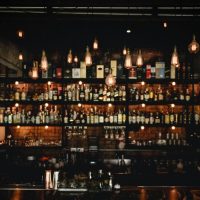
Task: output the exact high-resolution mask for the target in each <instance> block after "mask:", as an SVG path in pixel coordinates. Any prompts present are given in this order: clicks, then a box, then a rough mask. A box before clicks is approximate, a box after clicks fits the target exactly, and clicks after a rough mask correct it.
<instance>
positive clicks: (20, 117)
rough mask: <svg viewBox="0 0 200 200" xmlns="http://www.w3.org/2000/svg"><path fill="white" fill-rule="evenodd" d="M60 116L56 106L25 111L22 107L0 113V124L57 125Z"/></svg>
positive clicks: (59, 121) (7, 109)
mask: <svg viewBox="0 0 200 200" xmlns="http://www.w3.org/2000/svg"><path fill="white" fill-rule="evenodd" d="M61 122H62V115H61V112H60V110H59V109H58V106H57V105H54V106H49V107H46V106H42V105H40V106H39V109H34V108H31V109H28V110H25V109H24V108H23V107H11V108H10V107H7V108H6V109H5V110H4V111H3V110H1V112H0V123H8V124H12V123H14V124H15V123H16V124H19V123H22V124H59V123H61Z"/></svg>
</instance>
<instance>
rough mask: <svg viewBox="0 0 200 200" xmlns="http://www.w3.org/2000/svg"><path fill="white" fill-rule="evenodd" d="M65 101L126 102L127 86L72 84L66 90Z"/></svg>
mask: <svg viewBox="0 0 200 200" xmlns="http://www.w3.org/2000/svg"><path fill="white" fill-rule="evenodd" d="M64 100H65V101H108V102H109V101H126V90H125V86H114V87H107V86H106V85H102V84H100V85H98V86H96V85H95V86H92V85H89V84H81V85H79V84H71V85H67V86H66V87H65V88H64Z"/></svg>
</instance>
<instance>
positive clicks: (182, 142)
mask: <svg viewBox="0 0 200 200" xmlns="http://www.w3.org/2000/svg"><path fill="white" fill-rule="evenodd" d="M156 135H157V137H156V138H152V139H148V140H147V139H143V138H139V139H131V141H130V143H131V144H132V145H134V146H143V147H144V146H187V145H188V143H187V141H186V139H185V138H184V137H183V136H182V134H180V133H178V132H176V133H174V132H167V133H162V132H158V133H157V134H156Z"/></svg>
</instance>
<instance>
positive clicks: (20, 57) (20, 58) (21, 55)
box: [18, 52, 24, 61]
mask: <svg viewBox="0 0 200 200" xmlns="http://www.w3.org/2000/svg"><path fill="white" fill-rule="evenodd" d="M18 59H19V60H20V61H22V60H23V59H24V58H23V54H22V52H19V56H18Z"/></svg>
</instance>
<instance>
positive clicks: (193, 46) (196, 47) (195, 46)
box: [188, 35, 199, 53]
mask: <svg viewBox="0 0 200 200" xmlns="http://www.w3.org/2000/svg"><path fill="white" fill-rule="evenodd" d="M188 51H189V52H190V53H197V52H199V43H198V42H197V41H196V37H195V35H193V39H192V42H191V43H190V44H189V45H188Z"/></svg>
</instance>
